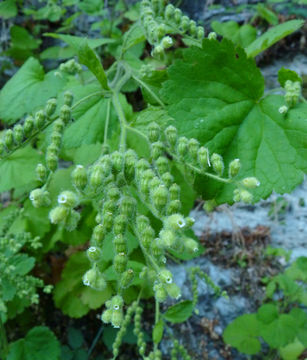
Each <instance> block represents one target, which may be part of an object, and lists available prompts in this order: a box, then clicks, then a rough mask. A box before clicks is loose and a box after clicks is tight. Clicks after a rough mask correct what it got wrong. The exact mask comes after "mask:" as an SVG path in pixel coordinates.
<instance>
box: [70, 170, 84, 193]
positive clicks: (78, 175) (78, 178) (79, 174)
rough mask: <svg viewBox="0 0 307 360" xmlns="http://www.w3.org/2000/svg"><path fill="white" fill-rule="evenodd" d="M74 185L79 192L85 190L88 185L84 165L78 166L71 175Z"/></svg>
mask: <svg viewBox="0 0 307 360" xmlns="http://www.w3.org/2000/svg"><path fill="white" fill-rule="evenodd" d="M71 179H72V183H73V185H74V186H75V188H76V189H78V190H83V189H84V188H85V187H86V185H87V172H86V170H85V168H84V166H82V165H77V166H76V167H75V169H74V170H73V171H72V173H71Z"/></svg>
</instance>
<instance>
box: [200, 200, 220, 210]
mask: <svg viewBox="0 0 307 360" xmlns="http://www.w3.org/2000/svg"><path fill="white" fill-rule="evenodd" d="M216 206H217V203H216V201H215V200H207V201H205V203H204V206H203V209H204V210H205V211H206V212H207V213H210V212H212V211H213V210H214V209H215V208H216Z"/></svg>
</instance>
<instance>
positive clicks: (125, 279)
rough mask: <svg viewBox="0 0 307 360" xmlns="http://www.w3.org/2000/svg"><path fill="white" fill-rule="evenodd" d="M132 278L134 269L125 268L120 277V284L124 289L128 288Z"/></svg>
mask: <svg viewBox="0 0 307 360" xmlns="http://www.w3.org/2000/svg"><path fill="white" fill-rule="evenodd" d="M133 279H134V271H133V270H132V269H128V270H126V271H125V272H124V273H123V274H122V277H121V279H120V286H121V287H122V288H124V289H126V288H128V287H129V286H130V285H131V283H132V281H133Z"/></svg>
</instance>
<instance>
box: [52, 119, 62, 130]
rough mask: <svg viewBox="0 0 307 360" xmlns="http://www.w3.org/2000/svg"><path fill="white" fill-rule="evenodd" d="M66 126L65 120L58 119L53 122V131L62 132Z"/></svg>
mask: <svg viewBox="0 0 307 360" xmlns="http://www.w3.org/2000/svg"><path fill="white" fill-rule="evenodd" d="M64 128H65V123H64V121H63V120H61V119H57V120H56V121H55V122H54V123H53V131H54V132H57V133H62V132H63V130H64Z"/></svg>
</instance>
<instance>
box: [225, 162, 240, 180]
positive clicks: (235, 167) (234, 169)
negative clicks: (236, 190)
mask: <svg viewBox="0 0 307 360" xmlns="http://www.w3.org/2000/svg"><path fill="white" fill-rule="evenodd" d="M240 169H241V162H240V159H234V160H232V161H231V163H230V164H229V169H228V174H229V177H230V178H234V177H235V176H237V175H238V173H239V171H240Z"/></svg>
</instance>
